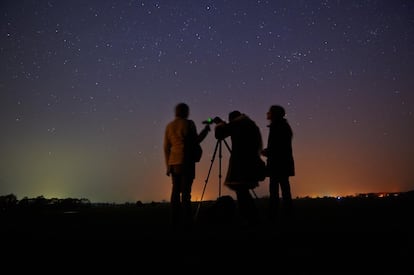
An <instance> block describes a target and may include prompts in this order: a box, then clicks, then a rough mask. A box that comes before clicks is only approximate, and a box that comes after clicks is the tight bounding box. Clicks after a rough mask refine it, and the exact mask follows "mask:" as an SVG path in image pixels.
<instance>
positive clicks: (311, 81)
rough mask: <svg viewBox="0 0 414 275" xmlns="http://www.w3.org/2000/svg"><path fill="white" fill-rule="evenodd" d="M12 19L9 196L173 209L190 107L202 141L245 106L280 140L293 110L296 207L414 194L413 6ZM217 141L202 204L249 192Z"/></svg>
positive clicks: (208, 153)
mask: <svg viewBox="0 0 414 275" xmlns="http://www.w3.org/2000/svg"><path fill="white" fill-rule="evenodd" d="M0 11H1V12H0V20H1V24H0V64H1V65H0V70H1V73H0V114H1V116H0V127H1V128H0V129H1V139H0V195H4V194H9V193H13V194H15V195H16V196H17V197H18V199H21V198H23V197H25V196H28V197H36V196H40V195H43V196H45V197H47V198H52V197H57V198H67V197H76V198H88V199H90V200H91V201H93V202H117V203H123V202H135V201H138V200H140V201H142V202H151V201H169V196H170V190H171V180H170V178H169V177H167V176H166V174H165V164H164V155H163V149H162V142H163V136H164V130H165V126H166V124H167V123H168V122H169V121H170V120H172V119H173V116H174V106H175V105H176V104H177V103H178V102H186V103H187V104H188V105H189V106H190V118H191V119H193V120H194V121H195V123H196V125H197V129H198V131H200V130H201V129H202V128H203V126H204V125H203V124H202V121H204V120H205V119H207V118H208V117H215V116H219V117H221V118H223V119H224V120H227V115H228V113H229V112H230V111H233V110H239V111H241V112H243V113H245V114H247V115H248V116H250V117H251V118H252V119H253V120H255V121H256V123H257V124H258V125H259V127H260V129H261V131H262V136H263V141H264V144H266V141H267V135H268V128H267V124H268V121H267V120H266V112H267V110H268V108H269V107H270V105H272V104H280V105H282V106H284V107H285V109H286V113H287V116H286V118H287V119H288V121H289V123H290V124H291V126H292V129H293V131H294V139H293V150H294V157H295V162H296V176H294V177H292V178H291V184H292V194H293V196H294V197H305V196H311V197H317V196H319V197H320V196H346V195H355V194H358V193H369V192H401V191H402V192H403V191H409V190H412V189H414V169H413V167H414V145H413V140H414V128H413V125H414V113H413V112H414V77H413V72H414V2H413V1H411V0H405V1H404V0H393V1H388V0H378V1H376V0H367V1H356V0H355V1H354V0H346V1H345V0H342V1H341V0H335V1H331V0H324V1H319V0H310V1H304V0H303V1H271V0H269V1H264V0H260V1H253V0H227V1H226V0H222V1H215V0H200V1H193V0H178V1H168V0H165V1H164V0H160V1H151V0H150V1H134V0H116V1H115V0H71V1H63V0H62V1H58V0H49V1H46V0H45V1H38V0H19V1H15V0H3V1H1V3H0ZM216 142H217V141H216V139H215V138H214V133H213V132H210V134H209V135H208V136H207V138H206V139H205V140H204V141H203V143H202V146H203V150H204V154H203V158H202V160H201V162H200V163H198V164H197V172H196V173H197V175H196V179H195V181H194V186H193V200H194V201H196V200H199V199H201V197H203V199H216V198H217V196H220V195H234V194H233V193H232V191H230V190H228V189H227V188H226V187H225V186H222V181H223V179H224V176H225V172H226V169H227V159H228V156H229V154H230V152H229V151H228V150H227V149H226V147H224V146H223V147H222V148H223V150H222V158H219V157H218V154H217V155H216V157H215V158H212V156H213V153H214V151H215V150H214V149H215V145H216ZM228 142H229V141H228ZM220 161H221V162H222V164H221V165H220ZM210 166H211V172H210V174H209V173H208V171H209V168H210ZM220 171H221V174H222V176H223V179H221V178H220ZM203 187H206V189H205V193H204V194H203V193H202V190H203ZM202 194H203V196H202ZM255 194H256V195H257V196H258V197H264V196H267V195H268V181H267V180H265V181H264V182H261V183H260V186H259V187H258V188H256V189H255Z"/></svg>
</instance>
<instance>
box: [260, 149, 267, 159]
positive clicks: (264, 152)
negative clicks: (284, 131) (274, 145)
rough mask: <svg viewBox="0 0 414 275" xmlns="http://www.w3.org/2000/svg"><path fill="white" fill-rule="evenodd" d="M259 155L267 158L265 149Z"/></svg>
mask: <svg viewBox="0 0 414 275" xmlns="http://www.w3.org/2000/svg"><path fill="white" fill-rule="evenodd" d="M260 153H261V154H262V156H265V157H267V148H265V149H263V150H262V152H260Z"/></svg>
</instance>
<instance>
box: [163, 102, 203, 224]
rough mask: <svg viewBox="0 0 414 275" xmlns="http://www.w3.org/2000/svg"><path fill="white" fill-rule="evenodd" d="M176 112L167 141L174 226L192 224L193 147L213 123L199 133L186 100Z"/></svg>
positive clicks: (165, 150) (165, 141)
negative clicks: (191, 118)
mask: <svg viewBox="0 0 414 275" xmlns="http://www.w3.org/2000/svg"><path fill="white" fill-rule="evenodd" d="M174 112H175V118H174V119H173V120H172V121H171V122H169V123H168V124H167V126H166V129H165V134H164V145H163V146H164V156H165V163H166V166H167V176H171V179H172V189H171V222H172V225H173V226H174V227H178V226H191V224H192V221H193V220H192V217H193V215H192V206H191V188H192V185H193V181H194V178H195V160H194V159H193V157H192V153H193V152H192V150H193V148H194V147H193V145H194V144H195V143H200V142H201V141H203V140H204V138H205V137H206V136H207V134H208V132H209V131H210V126H209V125H208V124H207V125H206V126H205V127H204V129H203V130H202V131H201V132H200V134H197V128H196V125H195V123H194V121H193V120H190V119H188V117H189V114H190V108H189V106H188V105H187V104H186V103H178V104H177V105H176V106H175V109H174Z"/></svg>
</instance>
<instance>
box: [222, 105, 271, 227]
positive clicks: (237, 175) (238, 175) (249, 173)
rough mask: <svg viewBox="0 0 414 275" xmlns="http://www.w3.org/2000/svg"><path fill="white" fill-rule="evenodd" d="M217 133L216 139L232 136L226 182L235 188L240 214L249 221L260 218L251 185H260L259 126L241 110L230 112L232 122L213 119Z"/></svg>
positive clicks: (245, 220)
mask: <svg viewBox="0 0 414 275" xmlns="http://www.w3.org/2000/svg"><path fill="white" fill-rule="evenodd" d="M214 120H215V121H217V122H216V126H215V128H214V135H215V137H216V138H217V139H224V138H226V137H230V139H231V155H230V158H229V163H228V168H227V174H226V178H225V181H224V185H225V186H226V187H228V188H229V189H231V190H233V191H235V193H236V197H237V206H238V210H239V214H240V216H241V218H242V219H243V220H244V222H246V223H247V225H254V224H256V223H257V222H258V221H259V215H258V209H257V206H256V203H255V201H254V198H253V196H252V195H251V193H250V189H254V188H255V187H257V186H258V185H259V181H260V179H259V178H260V176H259V172H258V171H257V169H256V167H257V165H256V164H257V162H258V159H260V153H261V151H262V149H263V141H262V135H261V132H260V128H259V127H258V126H257V125H256V123H255V122H254V121H253V120H252V119H250V118H249V117H248V116H247V115H246V114H242V113H240V111H237V110H235V111H232V112H230V113H229V122H228V123H226V122H224V121H223V120H221V119H220V118H218V117H216V118H215V119H214Z"/></svg>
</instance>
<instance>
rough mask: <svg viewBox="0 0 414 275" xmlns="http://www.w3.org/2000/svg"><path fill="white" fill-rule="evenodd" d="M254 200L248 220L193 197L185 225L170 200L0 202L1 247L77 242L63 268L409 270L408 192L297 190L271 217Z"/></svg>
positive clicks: (67, 247) (30, 251) (60, 249)
mask: <svg viewBox="0 0 414 275" xmlns="http://www.w3.org/2000/svg"><path fill="white" fill-rule="evenodd" d="M257 203H258V206H259V208H260V211H261V222H260V223H259V224H257V225H255V226H246V225H244V224H243V223H242V221H241V220H240V219H239V218H238V216H237V212H236V213H235V214H234V215H233V214H232V212H231V211H229V208H225V207H224V206H218V205H217V202H203V203H202V204H199V203H195V204H194V209H195V210H196V209H197V208H198V209H199V212H198V215H197V219H196V221H195V223H194V225H193V227H192V228H190V229H186V230H174V229H173V228H171V226H170V224H169V205H168V204H167V203H160V204H148V205H146V204H144V205H141V206H137V205H112V206H90V207H80V208H75V209H53V208H52V209H49V208H38V209H36V208H25V209H18V208H16V209H9V210H3V211H2V212H1V236H2V238H3V250H5V249H6V250H9V249H12V248H13V247H14V248H16V247H17V248H18V251H19V253H18V254H13V253H9V254H8V256H11V257H12V258H14V257H17V259H19V258H20V257H22V255H26V256H28V255H32V256H33V257H35V256H39V254H37V253H38V251H39V249H40V248H41V247H43V248H44V250H45V251H48V252H47V254H46V255H48V256H47V258H48V259H50V257H51V258H55V257H56V256H57V255H62V253H64V252H70V251H72V252H73V251H75V253H72V252H70V255H71V258H70V257H69V258H67V256H62V257H58V262H60V261H62V260H63V262H65V263H66V264H65V265H66V266H67V267H68V268H70V267H71V266H73V265H78V264H81V263H82V264H83V265H84V266H85V267H89V268H90V267H91V266H93V267H94V268H105V266H107V267H112V268H113V267H114V266H115V267H116V268H118V269H119V270H118V271H119V272H120V273H132V274H135V273H140V272H139V271H142V268H143V267H146V268H151V271H154V272H156V271H160V270H165V271H179V270H183V271H188V269H189V268H190V267H192V268H194V267H197V268H201V270H203V271H214V270H217V268H229V269H231V270H233V271H237V272H243V271H249V270H250V271H256V272H258V271H260V270H268V271H267V272H270V273H275V274H278V273H279V274H311V273H312V274H319V273H324V274H362V273H363V274H367V273H369V274H371V272H372V274H377V273H378V272H380V273H381V274H384V272H385V274H412V271H413V264H412V262H413V259H414V245H413V243H414V242H413V239H414V238H413V234H414V233H413V232H414V230H413V229H414V225H413V224H412V220H413V218H412V217H413V210H412V209H413V206H414V199H413V197H412V195H411V194H407V195H404V196H399V197H386V198H347V199H342V200H336V199H333V198H326V199H297V200H295V211H294V213H293V215H292V216H291V217H289V218H288V217H281V218H280V220H279V221H278V222H277V223H270V222H269V221H268V220H267V218H266V215H265V213H266V210H265V209H266V205H267V201H266V199H258V200H257ZM226 211H227V212H226ZM45 247H46V249H45ZM40 250H41V249H40ZM9 251H11V250H9ZM54 252H56V253H54ZM6 255H7V253H6ZM80 255H82V256H80ZM64 259H66V260H64ZM93 259H95V260H96V259H99V261H98V262H95V260H93ZM14 260H16V258H14ZM55 260H56V259H55ZM6 262H7V261H6ZM92 263H93V264H92ZM121 270H122V271H121ZM193 271H194V272H196V273H198V272H200V270H197V269H195V270H194V269H193ZM219 271H220V270H218V272H219ZM220 273H221V272H220ZM243 274H244V273H243Z"/></svg>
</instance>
